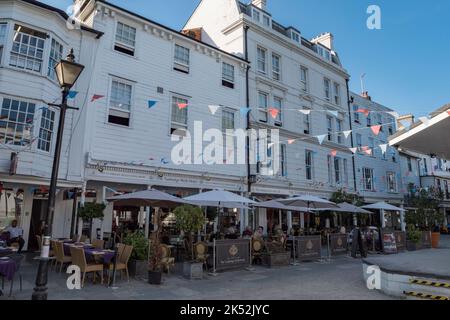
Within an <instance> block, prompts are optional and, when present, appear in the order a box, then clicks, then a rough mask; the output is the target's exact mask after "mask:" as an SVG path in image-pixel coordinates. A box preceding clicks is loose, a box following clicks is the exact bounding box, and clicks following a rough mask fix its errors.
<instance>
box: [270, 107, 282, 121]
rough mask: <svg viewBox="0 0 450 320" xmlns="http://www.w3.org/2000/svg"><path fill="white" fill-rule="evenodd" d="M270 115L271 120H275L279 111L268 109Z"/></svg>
mask: <svg viewBox="0 0 450 320" xmlns="http://www.w3.org/2000/svg"><path fill="white" fill-rule="evenodd" d="M269 112H270V115H271V116H272V118H273V119H276V118H277V117H278V114H279V113H280V110H278V109H277V108H269Z"/></svg>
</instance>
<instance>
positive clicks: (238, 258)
mask: <svg viewBox="0 0 450 320" xmlns="http://www.w3.org/2000/svg"><path fill="white" fill-rule="evenodd" d="M215 244H216V248H215V250H216V270H219V271H220V270H228V269H239V268H246V267H248V266H249V265H250V240H249V239H244V240H217V241H216V242H215Z"/></svg>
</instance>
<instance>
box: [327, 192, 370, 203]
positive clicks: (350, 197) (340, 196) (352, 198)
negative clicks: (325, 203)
mask: <svg viewBox="0 0 450 320" xmlns="http://www.w3.org/2000/svg"><path fill="white" fill-rule="evenodd" d="M330 201H332V202H334V203H344V202H347V203H350V204H353V205H355V206H358V207H359V206H362V205H363V204H364V198H363V197H361V196H359V195H357V194H354V193H348V192H347V191H345V190H344V189H339V190H338V191H336V192H335V193H333V195H332V196H331V199H330Z"/></svg>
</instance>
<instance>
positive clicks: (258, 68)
mask: <svg viewBox="0 0 450 320" xmlns="http://www.w3.org/2000/svg"><path fill="white" fill-rule="evenodd" d="M260 52H263V53H264V55H263V57H264V61H261V60H260V55H259V53H260ZM267 54H268V50H267V49H266V48H264V47H262V46H260V45H258V46H257V47H256V68H257V71H258V72H259V73H261V74H264V75H267ZM260 63H262V65H263V66H264V70H261V69H260Z"/></svg>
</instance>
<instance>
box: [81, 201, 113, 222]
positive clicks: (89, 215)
mask: <svg viewBox="0 0 450 320" xmlns="http://www.w3.org/2000/svg"><path fill="white" fill-rule="evenodd" d="M105 208H106V205H105V204H103V203H96V202H86V203H85V204H84V207H80V208H79V209H78V217H80V218H81V219H83V220H84V221H92V220H93V219H102V220H103V217H104V216H105V215H104V213H103V210H105Z"/></svg>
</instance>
